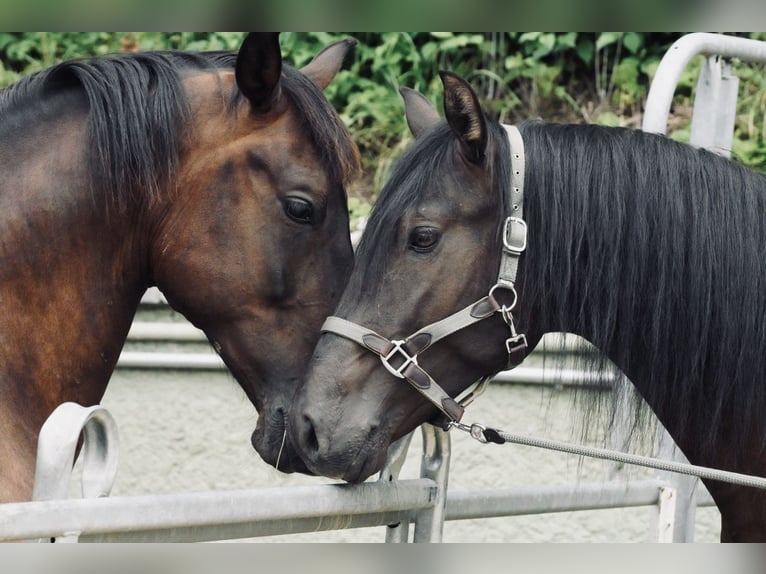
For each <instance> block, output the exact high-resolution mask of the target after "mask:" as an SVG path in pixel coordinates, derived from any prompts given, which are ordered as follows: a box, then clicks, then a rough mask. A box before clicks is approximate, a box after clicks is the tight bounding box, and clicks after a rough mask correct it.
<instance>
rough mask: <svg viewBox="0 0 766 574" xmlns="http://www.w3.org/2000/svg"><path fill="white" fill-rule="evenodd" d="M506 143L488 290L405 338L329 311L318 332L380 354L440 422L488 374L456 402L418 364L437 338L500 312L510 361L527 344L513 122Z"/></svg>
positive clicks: (453, 418) (519, 161)
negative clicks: (496, 256)
mask: <svg viewBox="0 0 766 574" xmlns="http://www.w3.org/2000/svg"><path fill="white" fill-rule="evenodd" d="M503 127H504V128H505V130H506V133H507V134H508V139H509V141H510V145H511V172H512V173H511V187H510V189H509V191H508V194H507V197H506V198H505V199H506V205H508V208H509V209H510V212H511V215H509V216H508V217H506V219H505V221H504V223H503V235H502V239H503V249H502V252H501V255H500V269H499V271H498V277H497V283H496V284H495V285H494V286H493V287H492V288H491V289H490V290H489V294H487V295H486V296H484V297H482V298H481V299H479V300H478V301H476V302H474V303H472V304H471V305H469V306H468V307H465V308H464V309H461V310H460V311H457V312H456V313H453V314H452V315H450V316H448V317H446V318H444V319H442V320H440V321H436V322H435V323H431V324H430V325H427V326H425V327H423V328H422V329H420V330H418V331H416V332H415V333H413V334H412V335H410V336H409V337H407V338H405V339H388V338H386V337H384V336H383V335H380V334H379V333H376V332H375V331H373V330H372V329H368V328H367V327H363V326H362V325H359V324H357V323H354V322H352V321H348V320H347V319H343V318H341V317H335V316H331V317H328V318H327V320H326V321H325V322H324V324H323V325H322V329H321V330H322V332H323V333H334V334H336V335H340V336H342V337H345V338H346V339H349V340H351V341H354V342H356V343H358V344H359V345H361V346H362V347H364V348H366V349H368V350H369V351H372V352H373V353H375V354H376V355H378V356H379V357H380V360H381V362H382V363H383V366H384V367H385V368H386V370H387V371H388V372H389V373H391V374H392V375H393V376H394V377H396V378H398V379H404V380H406V381H407V382H408V383H409V384H410V385H412V386H413V387H414V388H415V389H417V390H418V391H419V392H420V393H421V394H422V395H423V396H425V397H426V398H427V399H428V400H429V401H431V402H432V403H433V404H434V405H436V407H437V408H438V409H439V410H440V411H441V412H442V413H443V414H444V415H445V416H446V417H447V419H448V422H447V424H446V425H445V426H447V427H449V426H450V425H451V424H454V423H458V422H459V421H460V419H461V418H462V416H463V412H464V410H465V406H467V405H468V404H469V403H470V402H471V401H472V400H473V398H475V396H476V395H477V394H478V392H479V391H480V390H483V388H484V387H485V386H486V385H487V383H488V382H489V380H490V378H491V377H484V378H482V379H481V380H479V381H478V382H477V388H476V389H474V390H473V391H472V392H471V393H469V394H467V395H466V396H465V397H464V398H462V399H461V400H459V401H456V400H455V399H453V398H452V397H450V396H449V394H447V392H446V391H445V390H444V389H442V388H441V387H440V386H439V385H438V384H437V383H436V381H434V379H433V378H432V377H431V376H430V375H429V374H428V373H427V372H426V371H425V370H423V368H422V367H421V366H420V365H419V364H418V355H419V354H420V353H422V352H424V351H425V350H426V349H428V348H429V347H430V346H431V345H433V344H434V343H436V342H437V341H439V340H441V339H443V338H445V337H447V336H448V335H451V334H453V333H455V332H457V331H460V330H462V329H464V328H466V327H468V326H470V325H473V324H474V323H478V322H479V321H483V320H484V319H488V318H489V317H491V316H493V315H494V314H495V313H500V314H501V316H502V318H503V320H504V321H505V322H506V324H507V325H508V327H509V329H510V331H511V336H510V337H509V338H508V339H507V340H506V341H505V347H506V350H507V351H508V361H509V364H510V362H511V360H512V357H513V355H514V354H515V353H516V352H518V351H521V350H523V349H525V348H526V347H527V339H526V337H525V336H524V335H523V334H519V333H517V332H516V327H515V325H514V322H513V315H512V314H511V312H512V310H513V308H514V307H515V305H516V300H517V295H516V289H515V287H514V285H515V282H516V274H517V272H518V267H519V258H520V257H521V254H522V253H523V252H524V250H525V249H526V247H527V225H526V223H525V222H524V219H523V213H524V205H523V202H524V159H525V158H524V142H523V140H522V138H521V134H520V133H519V130H518V129H517V128H516V127H515V126H508V125H504V126H503ZM498 290H505V291H508V292H509V293H510V294H511V297H512V299H511V301H510V303H507V304H500V303H498V301H497V299H496V298H495V296H494V294H495V292H496V291H498Z"/></svg>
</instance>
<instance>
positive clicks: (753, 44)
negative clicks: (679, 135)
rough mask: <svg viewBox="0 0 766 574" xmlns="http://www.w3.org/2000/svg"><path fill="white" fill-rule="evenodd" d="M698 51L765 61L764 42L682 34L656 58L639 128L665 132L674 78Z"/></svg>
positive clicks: (709, 35) (707, 54)
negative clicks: (659, 57) (662, 54)
mask: <svg viewBox="0 0 766 574" xmlns="http://www.w3.org/2000/svg"><path fill="white" fill-rule="evenodd" d="M699 54H702V55H705V56H715V55H718V56H722V57H724V58H740V59H742V60H746V61H749V62H759V63H766V42H760V41H758V40H750V39H748V38H738V37H735V36H724V35H722V34H710V33H707V32H695V33H693V34H686V35H685V36H682V37H681V38H679V39H678V40H676V41H675V42H674V43H673V45H672V46H671V47H670V48H669V49H668V51H667V52H666V53H665V55H664V56H663V58H662V60H661V61H660V65H659V66H658V68H657V72H656V73H655V76H654V80H653V81H652V85H651V87H650V88H649V94H648V96H647V98H646V107H645V111H644V120H643V124H642V126H641V129H642V130H644V131H646V132H653V133H658V134H665V133H666V131H667V118H668V114H669V113H670V106H671V104H672V102H673V94H674V93H675V90H676V85H677V84H678V80H679V78H680V77H681V74H682V73H683V71H684V69H685V68H686V66H687V65H688V63H689V61H690V60H691V59H692V58H693V57H694V56H697V55H699Z"/></svg>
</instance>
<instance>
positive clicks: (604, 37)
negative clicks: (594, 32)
mask: <svg viewBox="0 0 766 574" xmlns="http://www.w3.org/2000/svg"><path fill="white" fill-rule="evenodd" d="M620 36H622V32H601V34H599V35H598V39H597V40H596V50H603V49H604V48H606V47H607V46H610V45H612V44H614V43H615V42H617V40H619V39H620Z"/></svg>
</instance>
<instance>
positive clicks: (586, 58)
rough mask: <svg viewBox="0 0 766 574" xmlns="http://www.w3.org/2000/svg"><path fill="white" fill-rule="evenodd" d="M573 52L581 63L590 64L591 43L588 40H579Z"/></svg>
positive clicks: (591, 57) (591, 56)
mask: <svg viewBox="0 0 766 574" xmlns="http://www.w3.org/2000/svg"><path fill="white" fill-rule="evenodd" d="M575 51H576V52H577V55H578V56H579V57H580V59H581V60H582V61H583V62H585V63H586V64H590V63H591V61H592V60H593V41H592V40H591V39H590V38H580V41H579V42H577V48H575Z"/></svg>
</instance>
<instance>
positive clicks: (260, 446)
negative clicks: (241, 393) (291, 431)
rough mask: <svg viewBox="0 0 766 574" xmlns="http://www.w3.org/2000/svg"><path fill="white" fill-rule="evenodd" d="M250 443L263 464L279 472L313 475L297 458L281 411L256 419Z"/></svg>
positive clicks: (265, 414) (301, 460)
mask: <svg viewBox="0 0 766 574" xmlns="http://www.w3.org/2000/svg"><path fill="white" fill-rule="evenodd" d="M250 442H251V444H252V445H253V448H254V449H255V451H256V452H257V453H258V454H259V455H260V457H261V458H262V459H263V460H264V462H266V463H268V464H270V465H271V466H273V467H274V468H276V469H277V470H279V471H280V472H284V473H285V474H291V473H293V472H298V473H302V474H309V475H313V474H314V473H313V472H311V471H310V470H309V469H308V468H307V467H306V464H305V463H304V462H303V459H301V457H300V456H298V454H297V453H296V451H295V449H294V448H293V446H292V443H291V442H290V440H289V438H288V433H287V431H286V427H285V414H284V411H283V410H282V409H276V410H274V411H271V412H269V413H264V414H263V415H261V416H260V417H259V418H258V423H257V424H256V427H255V430H254V431H253V434H252V436H251V437H250Z"/></svg>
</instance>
